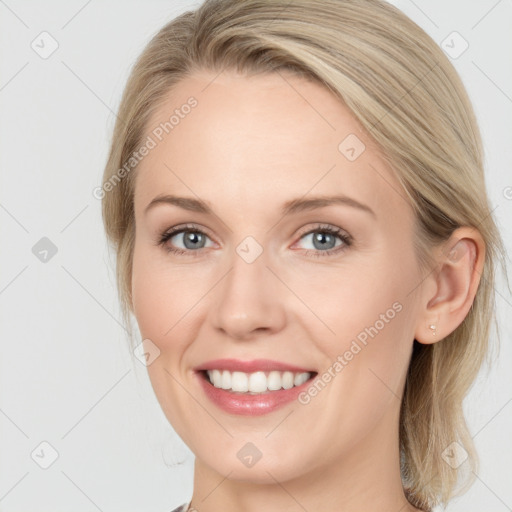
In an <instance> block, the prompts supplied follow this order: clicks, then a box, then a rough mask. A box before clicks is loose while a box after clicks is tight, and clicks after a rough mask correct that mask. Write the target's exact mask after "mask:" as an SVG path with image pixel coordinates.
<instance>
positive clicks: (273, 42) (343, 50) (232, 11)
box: [102, 0, 505, 510]
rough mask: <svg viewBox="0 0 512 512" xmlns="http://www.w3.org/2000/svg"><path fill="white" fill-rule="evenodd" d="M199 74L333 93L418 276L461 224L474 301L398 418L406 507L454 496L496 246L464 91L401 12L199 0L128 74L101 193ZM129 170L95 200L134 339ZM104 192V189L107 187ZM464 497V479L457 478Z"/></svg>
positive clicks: (420, 366) (429, 353)
mask: <svg viewBox="0 0 512 512" xmlns="http://www.w3.org/2000/svg"><path fill="white" fill-rule="evenodd" d="M197 70H208V71H212V72H215V73H217V72H221V71H222V70H236V71H239V72H242V73H246V74H250V73H267V72H273V71H281V70H283V71H284V70H286V71H291V72H293V73H295V74H297V75H300V76H303V77H307V78H310V79H312V80H315V81H317V82H318V83H320V84H322V85H323V86H325V87H327V88H328V89H329V90H330V91H332V92H333V93H334V94H336V95H337V96H338V97H339V98H340V100H341V101H342V102H343V103H344V104H345V105H346V106H347V107H348V108H349V109H350V110H351V111H352V113H353V114H354V116H355V117H356V118H357V119H358V120H359V122H360V123H361V124H362V125H363V127H364V128H365V129H366V130H367V132H368V134H369V135H370V136H371V137H373V139H374V140H375V141H376V143H377V144H378V145H379V146H380V148H381V149H382V151H383V153H384V155H385V158H386V160H387V161H388V162H389V164H390V165H391V167H392V168H393V169H394V171H395V172H396V175H397V177H398V179H399V180H400V182H401V184H402V186H403V190H404V193H405V194H406V195H407V197H408V199H409V201H410V204H411V205H412V207H413V209H414V212H415V216H416V227H417V230H416V236H415V240H414V243H415V249H416V253H417V258H418V262H419V264H420V266H421V269H422V270H424V271H425V275H427V273H429V272H431V271H432V270H433V269H434V267H435V264H436V263H435V261H434V260H433V258H432V256H431V254H432V249H433V248H434V247H435V246H436V245H437V244H439V243H441V242H443V241H445V240H447V239H448V238H449V237H450V235H451V234H452V232H453V231H454V230H455V229H456V228H458V227H460V226H472V227H474V228H477V229H478V231H479V232H480V234H481V235H482V237H483V239H484V242H485V244H486V252H485V262H484V267H483V272H482V275H481V281H480V285H479V287H478V290H477V293H476V297H475V299H474V303H473V305H472V307H471V309H470V311H469V313H468V315H467V316H466V318H465V319H464V321H463V322H462V323H461V324H460V326H459V327H458V328H457V329H455V331H453V332H452V333H451V334H450V335H449V336H447V337H446V338H445V339H444V340H442V341H441V342H437V343H434V344H432V345H422V344H419V343H418V342H417V341H416V340H414V347H413V354H412V358H411V363H410V366H409V369H408V375H407V382H406V386H405V391H404V396H403V400H402V406H401V412H400V455H401V466H402V467H401V470H402V480H403V484H404V489H405V492H406V495H407V498H408V499H409V501H410V502H411V503H412V504H413V505H415V506H417V507H420V508H423V509H425V510H429V509H430V508H432V507H434V506H436V505H438V504H446V503H447V502H448V501H449V499H450V498H451V497H452V496H454V495H457V494H455V490H456V489H455V488H456V484H457V482H458V480H459V479H460V477H461V470H462V469H463V468H464V466H467V464H464V465H463V466H461V467H460V468H459V469H452V467H450V466H449V465H448V464H447V463H446V462H444V460H443V458H442V453H443V451H444V450H445V449H446V448H447V447H448V446H449V445H450V444H451V443H452V442H454V441H456V442H458V443H460V444H461V445H462V446H463V447H464V449H465V450H466V451H467V452H468V454H469V459H468V464H469V470H470V472H471V473H472V472H475V471H476V470H477V468H478V464H479V461H478V456H477V453H476V451H475V448H474V444H473V441H472V438H471V436H470V434H469V431H468V428H467V425H466V421H465V418H464V414H463V410H462V402H463V399H464V397H465V396H466V394H467V392H468V391H469V388H470V386H471V385H472V383H473V382H474V380H475V378H476V376H477V374H478V372H479V369H480V367H481V364H482V362H483V361H484V356H485V354H486V353H488V340H489V336H490V325H491V319H495V317H494V300H495V297H494V292H495V269H494V265H495V262H496V259H497V257H500V259H501V261H502V268H505V263H504V254H505V251H504V248H503V242H502V240H501V238H500V235H499V232H498V229H497V227H496V225H495V222H494V220H493V217H492V212H490V210H489V205H488V199H487V195H486V187H485V181H484V173H483V154H482V144H481V139H480V134H479V130H478V126H477V123H476V120H475V115H474V113H473V110H472V106H471V103H470V101H469V98H468V96H467V94H466V91H465V89H464V86H463V84H462V82H461V80H460V78H459V76H458V74H457V72H456V71H455V69H454V67H453V66H452V64H451V63H450V62H449V60H448V59H447V57H446V56H445V55H444V54H443V52H442V51H441V50H440V48H439V47H438V46H437V45H436V43H435V42H434V41H433V40H432V39H431V38H430V37H429V36H428V35H427V34H426V33H425V32H424V31H423V30H422V29H421V28H420V27H418V26H417V25H416V24H415V23H414V22H413V21H411V20H410V19H409V18H407V17H406V16H405V15H404V14H403V13H402V12H400V11H399V10H398V9H397V8H395V7H393V6H391V5H389V4H387V3H385V2H383V1H380V0H294V1H293V2H290V1H289V0H272V1H262V0H207V1H206V2H204V3H203V4H202V5H201V6H200V7H199V8H198V9H197V10H195V11H189V12H185V13H184V14H182V15H180V16H178V17H177V18H175V19H174V20H172V21H171V22H170V23H168V24H167V25H165V26H164V27H163V28H162V29H161V30H160V31H159V32H158V33H157V34H156V35H155V36H154V37H153V39H152V40H151V41H150V42H149V44H148V45H147V47H146V48H145V50H144V51H143V53H142V54H141V55H140V57H139V59H138V60H137V62H136V64H135V66H134V68H133V70H132V72H131V75H130V77H129V80H128V83H127V86H126V89H125V91H124V94H123V97H122V101H121V104H120V108H119V113H118V114H119V115H118V120H117V122H116V125H115V128H114V134H113V139H112V145H111V150H110V155H109V158H108V162H107V165H106V168H105V172H104V178H103V184H104V185H105V184H106V183H107V182H109V180H110V183H112V178H113V177H114V176H115V174H116V172H118V171H119V169H120V168H121V167H122V166H123V165H124V164H125V162H127V161H128V160H129V159H130V157H131V155H132V153H133V152H134V151H135V150H137V149H138V147H140V145H141V143H142V141H143V137H144V136H145V130H147V129H148V120H149V118H150V117H151V115H152V114H153V113H154V112H155V110H157V109H158V108H159V106H160V105H161V104H162V102H163V101H164V100H165V99H166V98H167V97H168V95H169V93H170V91H172V87H173V86H174V85H175V84H177V83H178V82H179V81H180V80H181V79H183V78H184V77H186V76H188V75H191V74H193V73H194V71H197ZM135 173H136V167H135V168H134V170H133V171H131V172H129V173H126V175H125V176H123V179H121V180H118V183H116V185H115V186H113V187H110V188H111V189H109V191H108V193H105V194H104V197H103V200H102V213H103V220H104V225H105V230H106V233H107V237H108V239H109V241H110V242H111V243H112V244H113V246H114V247H115V250H116V254H117V280H118V290H119V296H120V301H121V305H122V309H123V315H124V318H125V322H126V325H127V326H129V331H130V335H131V322H130V312H133V309H132V302H131V268H132V255H133V248H134V241H135V223H134V209H133V196H134V178H135ZM105 190H107V189H105ZM466 476H467V478H466V480H467V482H466V486H465V487H464V488H463V489H462V491H461V492H459V494H461V493H462V492H463V491H465V490H467V488H468V487H469V486H470V485H471V484H472V483H473V481H474V477H473V475H471V474H469V476H468V475H466Z"/></svg>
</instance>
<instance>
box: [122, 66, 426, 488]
mask: <svg viewBox="0 0 512 512" xmlns="http://www.w3.org/2000/svg"><path fill="white" fill-rule="evenodd" d="M215 76H216V75H214V74H209V73H207V72H204V73H196V74H194V75H192V76H191V77H189V78H187V79H185V80H183V81H181V82H180V83H179V84H178V85H177V86H176V87H175V88H174V90H173V91H172V94H169V97H168V100H167V102H166V103H165V105H163V106H162V107H161V108H159V110H158V111H157V112H156V113H155V115H154V116H153V118H152V121H151V123H150V125H149V126H148V132H147V134H146V135H148V134H151V132H152V130H153V129H154V128H155V127H158V126H159V124H160V123H161V122H165V121H168V120H169V117H170V115H171V114H172V113H173V111H174V110H175V109H177V108H178V109H179V108H180V106H181V105H184V104H186V103H187V100H188V98H189V97H190V96H194V97H195V98H196V99H197V106H195V107H194V108H193V109H184V110H183V112H184V111H185V110H186V111H187V112H188V111H189V110H190V113H188V114H187V115H184V114H182V116H180V119H179V122H178V123H177V124H175V126H174V127H173V128H172V130H171V131H170V132H169V134H167V135H165V134H164V135H165V136H164V137H162V141H161V142H158V140H157V139H155V137H154V136H152V137H153V139H155V140H157V142H158V144H157V145H156V147H155V148H154V149H152V150H151V151H150V152H149V154H148V155H147V156H146V157H145V158H144V159H143V160H142V162H141V163H140V164H139V167H138V169H137V180H136V184H135V219H136V241H135V248H134V257H133V274H132V295H133V308H134V313H135V316H136V318H137V322H138V325H139V328H140V331H141V334H142V338H143V339H150V340H151V341H152V342H153V343H154V344H155V345H156V346H157V347H158V349H159V350H160V355H159V357H157V358H156V359H155V360H154V362H152V364H151V365H149V366H148V372H149V376H150V379H151V382H152V385H153V388H154V391H155V393H156V396H157V398H158V400H159V402H160V404H161V407H162V409H163V411H164V413H165V414H166V416H167V418H168V419H169V421H170V422H171V424H172V426H173V427H174V429H175V430H176V432H177V433H178V434H179V435H180V436H181V437H182V439H183V440H184V441H185V442H186V443H187V444H188V445H189V447H190V448H191V449H192V451H193V452H194V453H195V455H196V456H197V461H196V463H198V464H201V465H202V466H203V467H204V468H208V471H211V472H218V473H220V474H222V475H227V474H228V473H230V472H231V473H230V478H232V479H243V480H251V481H258V482H269V483H272V482H273V478H275V479H277V480H279V481H286V480H289V479H292V478H300V477H305V476H306V475H308V474H312V473H313V472H314V471H324V470H325V469H326V467H328V466H333V467H334V466H336V467H339V466H340V463H344V462H346V463H347V464H346V465H345V468H346V469H347V471H349V470H350V471H352V472H354V474H355V472H356V471H355V470H356V468H357V467H361V466H363V465H364V466H365V467H367V468H369V465H368V458H370V460H371V465H370V466H372V465H373V466H374V467H375V468H376V469H377V468H378V469H379V470H382V468H383V467H386V468H389V466H388V464H390V460H391V461H392V463H393V464H395V463H396V466H397V467H398V462H397V461H398V430H397V429H398V414H399V409H400V399H401V393H402V388H403V384H404V382H405V374H406V371H407V366H408V362H409V358H410V354H411V350H412V343H413V339H414V332H415V329H416V327H417V311H418V310H417V307H418V295H417V290H418V289H419V286H418V285H419V284H420V282H421V274H420V270H419V268H418V263H417V261H416V258H415V255H414V251H413V225H414V216H413V212H412V209H411V208H410V206H409V204H408V203H407V202H406V201H405V200H404V197H405V194H404V193H402V191H401V187H400V185H399V183H398V181H397V179H396V177H395V176H394V175H393V173H392V172H391V170H390V169H389V167H387V166H386V165H385V164H384V162H383V160H381V158H380V154H379V152H378V150H377V148H376V147H375V145H374V144H373V143H372V140H371V139H370V138H369V137H368V136H367V135H365V133H364V132H363V131H362V130H361V128H360V126H359V125H358V123H357V121H356V119H355V118H354V117H353V116H352V115H351V113H350V111H349V110H348V109H347V108H346V107H345V106H344V105H343V104H342V103H341V102H340V101H339V100H338V99H337V98H336V97H334V96H333V95H332V94H331V93H329V91H327V90H326V89H325V88H323V87H322V86H321V85H319V84H317V83H313V82H310V81H306V80H305V79H301V78H298V77H295V76H293V75H291V74H290V75H286V74H283V75H282V76H280V75H279V74H267V75H258V76H256V77H251V78H247V77H246V76H244V75H239V74H236V73H234V72H233V73H228V72H224V73H222V74H221V75H219V76H217V78H215ZM283 77H284V78H286V80H285V79H284V78H283ZM214 78H215V79H214ZM212 80H213V81H212ZM208 84H209V85H208ZM205 87H206V88H205ZM347 137H348V139H347ZM340 144H341V145H340ZM363 144H364V146H363ZM163 196H173V197H174V199H172V198H169V197H167V199H166V200H161V201H154V200H155V198H159V199H162V198H163ZM334 196H336V197H337V198H338V199H335V200H332V201H324V202H321V201H314V200H313V199H315V198H320V197H321V198H324V199H325V198H328V197H334ZM340 197H341V198H342V199H339V198H340ZM176 198H186V199H187V200H184V199H181V200H180V199H176ZM152 202H153V204H152V205H151V206H149V205H150V203H152ZM171 229H175V230H176V232H175V233H174V234H173V233H170V231H171ZM183 230H185V231H183ZM161 239H163V240H164V241H163V242H162V243H159V241H160V240H161ZM176 251H178V252H176ZM413 290H414V292H413ZM411 292H413V293H411ZM363 340H364V341H363ZM218 359H234V360H238V361H242V362H247V361H249V362H250V361H254V360H256V359H265V360H271V361H273V362H275V363H281V364H283V365H285V366H293V367H295V368H296V369H299V373H300V371H302V370H305V371H307V372H311V373H312V372H315V374H316V377H314V378H313V379H310V380H309V381H308V382H306V383H304V384H302V385H301V386H300V391H301V394H300V395H298V393H297V392H295V395H293V396H292V395H290V393H293V390H290V391H289V392H288V391H283V390H281V391H267V392H266V393H263V395H265V396H266V397H268V396H269V395H272V393H280V394H281V395H283V396H285V399H283V402H282V403H281V402H279V403H278V404H277V400H274V399H273V398H269V399H268V400H267V401H265V397H263V395H250V397H252V398H247V395H244V396H243V397H241V399H240V401H236V400H235V401H233V395H234V396H235V399H236V397H240V394H235V393H234V392H233V391H227V390H224V391H223V390H220V391H219V390H217V391H216V392H214V393H213V394H212V393H206V392H205V390H210V391H211V390H212V388H213V386H212V385H211V384H210V383H209V382H207V381H206V380H205V373H204V372H199V371H197V370H198V369H204V368H205V367H206V365H207V363H208V362H211V361H214V360H218ZM258 364H260V363H256V365H255V366H253V367H247V368H245V370H247V372H248V373H254V372H256V371H257V370H258ZM215 365H217V366H221V365H222V364H221V363H213V365H212V366H210V368H215ZM226 368H227V365H226ZM222 369H223V368H220V370H222ZM224 369H225V368H224ZM228 369H231V370H233V369H237V366H236V362H235V367H230V368H228ZM239 369H240V368H239ZM242 369H243V368H242ZM260 369H261V370H262V371H267V373H265V375H268V370H269V369H272V367H271V366H267V367H262V368H260ZM329 375H330V377H329ZM309 376H311V374H308V377H309ZM217 377H218V375H217ZM274 377H279V374H274ZM227 378H228V377H226V379H227ZM239 378H240V379H242V384H241V385H242V386H243V376H240V375H238V376H237V377H236V379H239ZM287 378H288V377H286V378H285V380H286V379H287ZM236 379H235V380H236ZM320 380H321V381H322V383H320V384H322V385H320V384H319V383H318V382H319V381H320ZM236 382H238V380H236ZM254 382H259V383H260V384H261V383H263V385H264V384H265V383H266V381H265V380H263V379H262V375H261V374H259V376H258V377H257V378H255V379H254ZM277 382H278V385H280V384H279V383H280V382H281V381H277ZM297 382H300V381H297ZM315 383H317V384H316V387H315ZM237 385H238V384H237ZM313 388H315V389H316V391H314V390H313ZM219 394H220V395H221V396H220V397H219ZM214 395H215V396H214ZM275 396H277V395H275ZM290 396H291V398H290ZM254 397H256V398H254ZM244 400H245V401H244ZM251 400H252V401H253V402H254V403H256V404H257V405H256V406H254V403H253V402H251ZM237 404H238V405H237ZM248 404H249V405H248ZM251 404H252V405H251ZM258 404H259V408H258ZM269 404H270V406H269ZM244 405H245V407H244ZM267 406H269V409H268V410H267V409H265V407H267ZM237 407H238V409H237ZM254 407H256V408H258V414H255V413H254V410H253V411H252V412H253V414H247V410H248V409H251V408H252V409H254ZM262 409H264V411H265V412H264V413H262ZM244 410H245V413H242V412H243V411H244ZM246 443H252V444H253V445H254V446H255V447H256V448H257V450H258V451H259V452H260V453H261V459H260V460H259V461H257V463H256V464H254V465H253V466H252V467H249V466H250V465H246V464H245V463H243V462H242V459H243V456H244V455H245V452H244V451H242V452H241V453H239V450H240V449H241V448H242V447H244V446H245V445H246ZM244 450H246V451H247V450H249V452H251V451H252V452H251V453H249V454H250V455H254V454H257V451H256V449H255V448H254V447H253V446H252V445H247V446H246V447H245V448H244ZM237 454H238V455H237ZM382 464H385V466H382ZM342 465H343V464H342ZM394 468H395V466H393V469H394ZM270 475H272V476H270Z"/></svg>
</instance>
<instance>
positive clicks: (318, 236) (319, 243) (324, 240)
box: [301, 225, 352, 256]
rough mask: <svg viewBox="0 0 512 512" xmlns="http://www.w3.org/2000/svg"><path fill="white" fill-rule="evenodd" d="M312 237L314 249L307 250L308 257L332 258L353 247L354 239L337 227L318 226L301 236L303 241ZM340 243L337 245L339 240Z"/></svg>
mask: <svg viewBox="0 0 512 512" xmlns="http://www.w3.org/2000/svg"><path fill="white" fill-rule="evenodd" d="M307 237H311V240H312V242H313V249H306V250H305V252H306V254H307V255H311V256H331V255H333V254H335V253H336V254H337V253H338V252H340V251H343V250H345V249H346V248H347V247H350V245H352V238H351V236H350V235H348V233H345V232H344V231H342V230H341V229H339V228H337V227H335V226H329V225H327V226H318V227H316V228H315V229H313V230H310V231H308V232H307V233H306V234H305V235H302V236H301V240H303V239H305V238H307ZM336 239H338V240H339V241H340V243H338V244H337V240H336Z"/></svg>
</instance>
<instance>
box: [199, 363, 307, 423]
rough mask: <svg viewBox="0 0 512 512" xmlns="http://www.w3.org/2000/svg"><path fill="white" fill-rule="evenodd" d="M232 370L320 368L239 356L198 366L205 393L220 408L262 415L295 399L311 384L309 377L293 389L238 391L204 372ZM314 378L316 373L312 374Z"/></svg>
mask: <svg viewBox="0 0 512 512" xmlns="http://www.w3.org/2000/svg"><path fill="white" fill-rule="evenodd" d="M215 369H217V370H229V371H231V372H233V371H241V372H245V373H252V372H255V371H273V370H277V371H291V372H300V373H302V372H310V373H313V374H314V375H316V373H317V372H315V371H313V370H307V369H304V368H300V367H298V366H293V365H289V364H284V363H280V362H278V361H271V360H269V359H255V360H252V361H240V360H237V359H216V360H215V361H208V363H205V364H203V365H200V366H198V367H197V368H195V370H196V372H195V373H196V375H197V378H198V379H199V382H200V385H201V387H202V389H203V391H204V392H205V394H206V396H207V397H208V398H209V399H210V400H211V401H212V402H213V403H214V404H215V405H216V406H217V407H219V408H221V409H222V410H224V411H225V412H228V413H230V414H238V415H244V416H259V415H262V414H267V413H269V412H272V411H275V410H276V409H279V408H280V407H283V406H284V405H286V404H288V403H290V402H293V401H294V400H296V399H297V397H298V395H299V394H300V393H301V392H302V391H304V390H305V389H306V388H307V387H308V386H310V385H311V380H312V379H309V380H307V381H306V382H304V383H303V384H301V385H300V386H295V387H293V388H290V389H281V390H279V391H269V392H268V393H261V394H257V395H250V394H246V393H235V392H233V391H227V390H225V389H220V388H216V387H215V386H214V385H213V384H211V383H210V382H209V380H208V379H207V378H206V376H205V373H206V372H205V371H204V370H215ZM313 378H314V377H313Z"/></svg>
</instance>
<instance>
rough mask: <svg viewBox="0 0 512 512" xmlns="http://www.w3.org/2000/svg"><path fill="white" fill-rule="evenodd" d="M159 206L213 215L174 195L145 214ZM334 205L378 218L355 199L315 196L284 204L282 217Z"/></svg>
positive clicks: (197, 202) (163, 197)
mask: <svg viewBox="0 0 512 512" xmlns="http://www.w3.org/2000/svg"><path fill="white" fill-rule="evenodd" d="M157 204H172V205H175V206H178V207H179V208H183V209H184V210H188V211H192V212H198V213H205V214H213V210H212V208H211V206H210V203H208V202H206V201H202V200H200V199H194V198H193V197H178V196H173V195H160V196H157V197H155V198H154V199H153V200H152V201H151V202H150V203H149V204H148V205H147V206H146V208H145V210H144V213H147V212H148V210H150V209H151V208H153V207H154V206H156V205H157ZM333 204H341V205H346V206H351V207H352V208H357V209H359V210H361V211H364V212H367V213H369V214H370V215H372V216H373V217H374V218H377V216H376V215H375V212H374V211H373V210H372V209H371V208H370V207H369V206H367V205H365V204H363V203H360V202H359V201H356V200H355V199H353V198H351V197H348V196H343V195H341V196H339V195H338V196H314V197H309V198H308V199H304V198H297V199H292V200H290V201H287V202H286V203H284V205H283V208H282V215H290V214H293V213H297V212H302V211H306V210H315V209H317V208H323V207H325V206H330V205H333Z"/></svg>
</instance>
